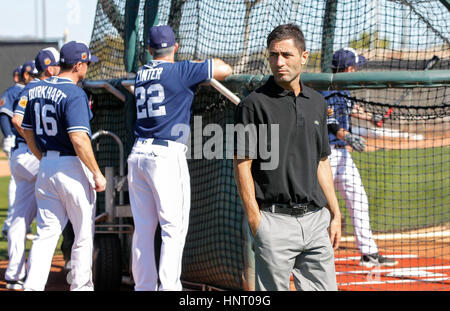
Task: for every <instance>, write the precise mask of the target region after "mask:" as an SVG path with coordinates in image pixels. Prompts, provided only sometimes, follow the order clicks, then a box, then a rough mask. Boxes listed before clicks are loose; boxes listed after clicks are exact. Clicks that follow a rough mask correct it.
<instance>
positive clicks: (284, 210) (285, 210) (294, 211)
mask: <svg viewBox="0 0 450 311" xmlns="http://www.w3.org/2000/svg"><path fill="white" fill-rule="evenodd" d="M320 209H321V207H318V206H317V205H316V204H314V203H299V204H281V203H263V204H262V205H261V207H260V210H262V211H266V212H271V213H275V214H286V215H291V216H303V215H304V214H306V213H308V212H315V211H318V210H320Z"/></svg>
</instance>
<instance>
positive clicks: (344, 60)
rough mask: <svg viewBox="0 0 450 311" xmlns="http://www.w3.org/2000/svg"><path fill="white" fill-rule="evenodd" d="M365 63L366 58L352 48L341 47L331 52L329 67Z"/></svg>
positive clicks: (343, 67)
mask: <svg viewBox="0 0 450 311" xmlns="http://www.w3.org/2000/svg"><path fill="white" fill-rule="evenodd" d="M365 63H366V58H365V57H364V56H362V55H358V53H357V52H356V51H355V50H354V49H352V48H348V47H347V48H342V49H339V50H337V51H336V52H335V53H334V54H333V60H332V61H331V67H333V68H335V69H345V68H347V67H350V66H355V65H356V66H361V65H364V64H365Z"/></svg>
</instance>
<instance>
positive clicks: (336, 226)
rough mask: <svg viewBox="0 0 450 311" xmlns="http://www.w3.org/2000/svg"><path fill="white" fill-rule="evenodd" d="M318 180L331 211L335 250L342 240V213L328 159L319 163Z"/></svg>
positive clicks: (331, 233) (322, 159) (331, 230)
mask: <svg viewBox="0 0 450 311" xmlns="http://www.w3.org/2000/svg"><path fill="white" fill-rule="evenodd" d="M317 178H318V179H319V185H320V187H321V188H322V191H323V193H324V195H325V198H326V199H327V201H328V205H327V208H328V210H329V211H330V215H331V221H330V227H329V229H328V230H329V234H330V239H331V244H332V245H333V249H334V250H337V249H338V248H339V240H340V239H341V211H340V210H339V203H338V200H337V197H336V192H335V190H334V183H333V173H332V172H331V165H330V161H329V160H328V157H323V158H321V159H320V161H319V166H318V167H317Z"/></svg>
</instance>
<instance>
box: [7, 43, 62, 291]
mask: <svg viewBox="0 0 450 311" xmlns="http://www.w3.org/2000/svg"><path fill="white" fill-rule="evenodd" d="M25 65H27V66H33V65H35V67H36V68H35V71H34V70H33V73H32V75H33V76H36V79H34V80H32V81H30V82H29V83H28V84H27V85H26V86H25V88H24V89H23V91H22V92H21V93H20V95H19V97H18V99H17V100H16V101H15V102H14V116H13V118H12V123H13V125H14V127H15V130H17V132H16V133H15V135H16V148H15V149H14V152H13V154H12V157H11V166H12V168H13V170H12V172H13V176H14V178H15V180H16V189H17V190H16V191H17V195H16V196H17V198H20V200H19V199H18V200H16V201H15V202H14V208H13V214H12V222H11V226H10V229H9V231H8V255H9V263H8V268H7V269H6V273H5V280H6V287H7V288H9V289H21V287H22V285H23V280H24V278H25V241H26V240H25V237H26V232H27V228H29V226H30V225H31V223H32V221H33V219H34V218H35V216H36V209H37V204H36V196H35V191H34V190H35V182H36V175H37V172H38V169H39V160H38V159H37V158H36V157H35V156H34V155H33V154H32V153H31V151H30V150H29V148H28V146H27V145H26V141H25V139H24V138H23V130H22V128H21V125H22V120H23V115H24V111H25V108H26V105H27V103H28V91H29V90H30V89H31V88H32V87H34V85H35V84H36V82H38V81H40V80H43V79H46V78H49V77H51V76H53V75H57V74H58V73H59V52H58V51H57V50H56V49H55V48H46V49H43V50H41V51H39V53H38V54H37V55H36V58H35V60H34V63H33V62H29V63H27V64H25ZM25 65H24V66H25ZM35 73H36V74H35Z"/></svg>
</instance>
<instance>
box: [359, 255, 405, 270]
mask: <svg viewBox="0 0 450 311" xmlns="http://www.w3.org/2000/svg"><path fill="white" fill-rule="evenodd" d="M396 264H398V261H397V260H394V259H390V258H387V257H384V256H381V255H380V254H378V253H376V254H369V255H362V256H361V260H360V261H359V265H360V266H363V267H366V268H373V267H375V266H381V267H393V266H395V265H396Z"/></svg>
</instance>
